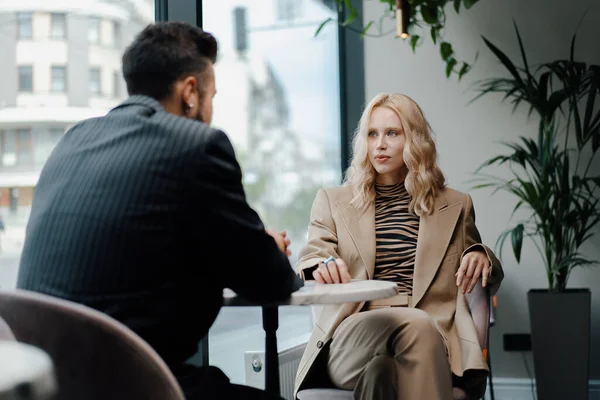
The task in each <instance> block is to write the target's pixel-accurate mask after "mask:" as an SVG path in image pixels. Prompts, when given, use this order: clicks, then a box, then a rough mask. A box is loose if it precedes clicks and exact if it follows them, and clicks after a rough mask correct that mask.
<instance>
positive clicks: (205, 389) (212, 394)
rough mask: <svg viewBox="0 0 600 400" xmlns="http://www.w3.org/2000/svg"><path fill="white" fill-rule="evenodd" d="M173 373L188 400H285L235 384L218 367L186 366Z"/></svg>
mask: <svg viewBox="0 0 600 400" xmlns="http://www.w3.org/2000/svg"><path fill="white" fill-rule="evenodd" d="M173 373H174V375H175V377H176V378H177V380H178V381H179V385H181V388H182V389H183V392H184V393H185V397H186V399H187V400H216V399H219V400H221V399H227V400H229V399H231V400H237V399H240V400H283V398H282V397H280V396H276V395H272V394H269V393H267V392H265V391H263V390H259V389H256V388H253V387H249V386H243V385H236V384H233V383H231V382H229V378H228V377H227V375H225V374H224V373H223V371H221V370H220V369H219V368H217V367H211V366H209V367H196V366H193V365H189V364H186V365H183V366H181V367H178V368H176V369H174V370H173Z"/></svg>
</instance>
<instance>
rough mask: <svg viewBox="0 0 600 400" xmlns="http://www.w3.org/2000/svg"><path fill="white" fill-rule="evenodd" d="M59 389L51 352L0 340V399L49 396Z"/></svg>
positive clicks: (42, 397) (36, 399) (33, 399)
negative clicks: (50, 355) (49, 353)
mask: <svg viewBox="0 0 600 400" xmlns="http://www.w3.org/2000/svg"><path fill="white" fill-rule="evenodd" d="M56 389H57V385H56V378H55V375H54V366H53V364H52V360H51V359H50V357H49V356H48V354H46V353H45V352H44V351H42V350H41V349H38V348H37V347H33V346H30V345H28V344H25V343H20V342H15V341H0V400H4V399H31V400H41V399H48V398H50V397H51V396H52V395H54V394H55V392H56Z"/></svg>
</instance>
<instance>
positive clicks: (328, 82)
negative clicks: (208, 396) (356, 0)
mask: <svg viewBox="0 0 600 400" xmlns="http://www.w3.org/2000/svg"><path fill="white" fill-rule="evenodd" d="M202 15H203V17H204V28H205V29H206V30H207V31H208V32H211V33H213V34H214V35H215V36H216V37H217V39H218V41H219V45H220V49H219V53H220V54H219V59H218V61H217V63H216V65H215V74H216V84H217V95H216V97H215V104H214V109H215V115H214V120H213V125H214V126H215V127H218V128H220V129H223V130H224V131H225V132H226V133H227V134H228V135H229V137H230V139H231V141H232V142H233V145H234V147H235V150H236V154H237V157H238V159H239V161H240V163H241V165H242V168H243V172H244V185H245V189H246V194H247V196H248V200H249V202H250V204H251V205H252V206H253V207H254V208H255V209H256V210H257V212H258V213H259V214H260V215H261V217H262V219H263V221H264V222H265V225H266V226H267V227H270V228H273V229H276V230H283V229H285V230H286V231H287V233H288V236H289V237H290V239H291V241H292V252H293V255H292V257H291V259H290V261H291V263H292V265H294V264H295V262H296V257H297V254H298V251H299V249H300V247H301V246H302V245H303V244H304V243H305V241H306V235H307V226H308V221H309V214H310V208H311V206H312V202H313V200H314V196H315V194H316V191H317V190H318V189H319V188H321V187H323V186H330V185H336V184H339V182H340V180H341V172H340V152H339V151H340V127H339V116H340V112H339V88H338V79H339V77H338V38H337V27H336V24H330V25H328V26H326V27H325V28H324V29H323V31H322V32H321V33H320V34H319V36H318V37H316V38H315V37H314V33H315V31H316V29H317V28H318V26H319V24H320V23H321V22H322V21H323V20H325V19H327V18H333V19H335V18H336V13H335V12H334V11H333V10H331V9H330V8H328V7H326V6H325V5H323V2H322V1H318V0H294V1H292V2H286V1H279V2H276V1H273V0H245V1H244V0H204V1H203V13H202ZM232 26H233V29H232ZM232 115H235V116H236V117H235V118H232V117H231V116H232ZM279 315H280V325H279V330H278V340H279V345H280V351H281V350H283V349H284V348H287V347H291V346H293V345H295V344H299V343H302V342H304V341H306V339H307V336H308V334H309V333H310V331H311V330H312V316H311V309H310V308H309V307H281V308H280V312H279ZM209 343H210V348H209V355H210V364H211V365H216V366H218V367H220V368H222V369H223V370H224V371H225V373H226V374H227V375H228V376H229V377H230V378H231V380H232V381H233V382H237V383H245V376H244V352H245V351H262V350H263V349H264V332H263V330H262V320H261V313H260V309H259V308H252V309H248V308H227V307H226V308H223V309H222V310H221V313H220V314H219V317H218V319H217V322H216V324H215V325H214V326H213V328H212V329H211V332H210V337H209Z"/></svg>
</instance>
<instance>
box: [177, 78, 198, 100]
mask: <svg viewBox="0 0 600 400" xmlns="http://www.w3.org/2000/svg"><path fill="white" fill-rule="evenodd" d="M182 86H183V88H182V91H181V97H182V101H183V102H184V103H185V106H186V107H189V105H190V103H194V102H196V101H197V100H195V96H194V94H195V93H196V92H197V91H198V90H197V89H198V79H197V78H196V77H195V76H193V75H190V76H188V77H186V78H184V80H183V84H182ZM194 105H195V106H198V104H194Z"/></svg>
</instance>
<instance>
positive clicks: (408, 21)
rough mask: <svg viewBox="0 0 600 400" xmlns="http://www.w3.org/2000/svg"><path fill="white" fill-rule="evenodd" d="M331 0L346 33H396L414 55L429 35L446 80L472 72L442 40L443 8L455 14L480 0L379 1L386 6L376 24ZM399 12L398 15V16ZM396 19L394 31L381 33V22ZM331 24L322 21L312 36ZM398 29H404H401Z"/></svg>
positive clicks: (343, 1)
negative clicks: (452, 10)
mask: <svg viewBox="0 0 600 400" xmlns="http://www.w3.org/2000/svg"><path fill="white" fill-rule="evenodd" d="M334 1H335V3H336V5H337V8H338V15H340V16H343V19H338V23H339V24H340V25H341V26H343V27H345V28H347V29H349V30H352V31H355V32H358V33H360V34H361V37H364V36H369V37H383V36H387V35H390V34H392V33H396V34H397V37H400V38H403V39H405V40H407V42H408V43H409V44H410V46H411V48H412V50H413V52H416V48H417V47H418V45H420V44H421V43H423V41H424V38H425V37H426V36H429V37H430V38H431V40H432V41H433V43H434V44H435V45H437V46H438V47H439V49H440V56H441V58H442V60H443V62H444V63H445V68H446V77H448V78H449V77H450V76H451V75H457V76H458V79H459V80H460V79H461V78H462V77H463V76H464V75H465V74H466V73H467V72H469V71H470V70H471V63H467V62H465V61H459V59H458V57H457V55H456V54H455V52H454V48H453V47H452V44H450V43H449V42H448V41H446V40H444V37H443V33H444V27H445V25H446V6H447V5H448V3H452V5H453V8H454V11H456V13H459V12H460V11H461V9H465V10H468V9H470V8H471V7H473V6H474V5H475V4H476V3H477V2H478V1H479V0H379V2H381V3H384V4H387V7H386V8H385V10H384V13H383V15H382V16H381V17H380V18H379V20H378V21H369V22H367V23H366V25H364V24H363V23H362V18H361V16H360V15H359V13H358V11H357V10H356V8H355V7H354V6H353V5H352V0H334ZM398 10H400V11H401V12H400V13H398ZM397 18H401V19H402V20H404V21H403V22H402V21H396V23H397V26H396V28H394V29H393V30H389V31H383V24H384V21H386V20H395V19H397ZM332 21H335V20H334V19H333V18H328V19H326V20H325V21H323V22H322V23H321V24H320V25H319V27H318V29H317V31H316V32H315V36H316V35H318V34H319V32H320V31H321V30H322V29H323V27H324V26H325V25H327V24H328V23H330V22H332ZM355 21H356V22H358V24H355V25H358V26H359V29H356V28H355V27H353V26H351V24H352V23H353V22H355ZM400 26H403V28H402V29H401V28H400ZM403 32H404V33H403Z"/></svg>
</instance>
